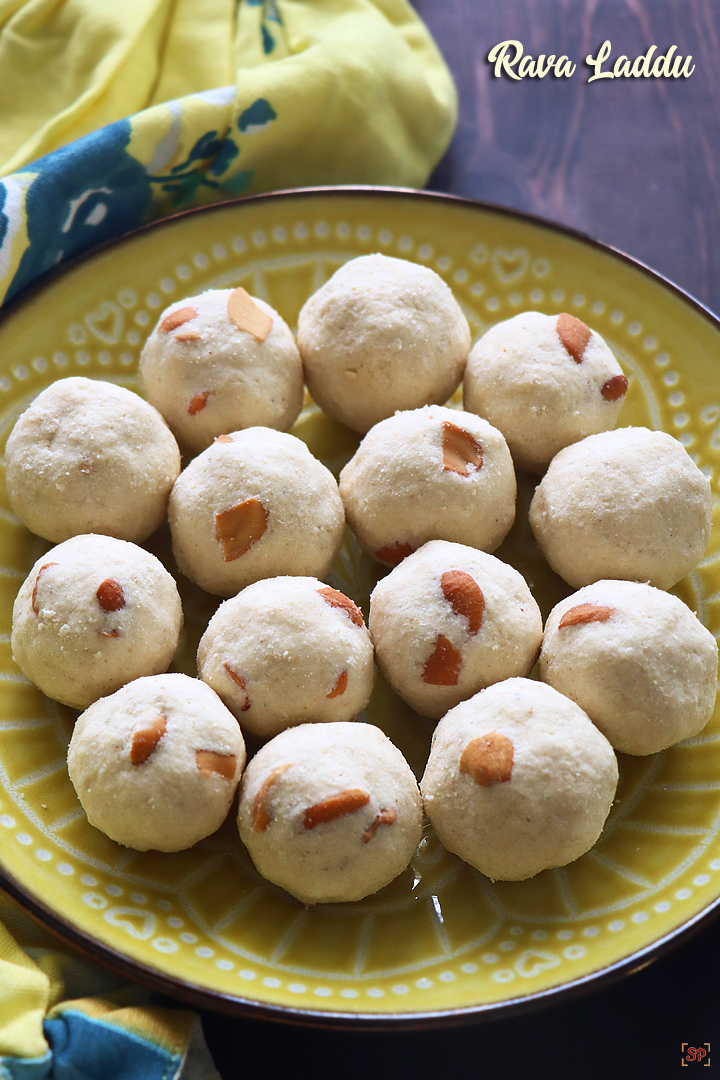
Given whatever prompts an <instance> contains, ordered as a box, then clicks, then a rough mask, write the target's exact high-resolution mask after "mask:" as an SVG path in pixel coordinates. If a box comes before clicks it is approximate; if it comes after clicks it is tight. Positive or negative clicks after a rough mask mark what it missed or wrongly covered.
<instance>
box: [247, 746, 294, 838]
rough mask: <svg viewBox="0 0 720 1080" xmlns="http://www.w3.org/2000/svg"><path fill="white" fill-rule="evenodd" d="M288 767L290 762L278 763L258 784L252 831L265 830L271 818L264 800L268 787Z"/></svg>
mask: <svg viewBox="0 0 720 1080" xmlns="http://www.w3.org/2000/svg"><path fill="white" fill-rule="evenodd" d="M290 768H292V763H291V762H288V764H287V765H278V766H277V767H276V768H274V769H273V770H272V772H270V773H268V775H267V776H266V777H265V779H264V780H263V782H262V784H261V785H260V789H259V791H258V793H257V795H256V796H255V801H254V802H253V809H252V820H251V825H252V828H253V831H254V832H265V830H266V829H267V827H268V825H269V824H270V822H271V821H272V818H271V817H270V814H269V813H268V809H267V806H266V801H267V797H268V794H269V792H270V788H271V787H272V786H273V784H274V783H275V781H276V780H277V779H278V777H280V776H282V774H283V773H284V772H285V771H286V770H287V769H290Z"/></svg>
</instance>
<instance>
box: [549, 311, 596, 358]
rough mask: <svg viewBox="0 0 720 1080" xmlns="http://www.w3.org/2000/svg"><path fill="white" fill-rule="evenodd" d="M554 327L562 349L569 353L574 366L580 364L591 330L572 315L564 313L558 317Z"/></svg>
mask: <svg viewBox="0 0 720 1080" xmlns="http://www.w3.org/2000/svg"><path fill="white" fill-rule="evenodd" d="M556 325H557V333H558V337H559V338H560V341H561V342H562V345H563V348H564V349H566V350H567V351H568V352H569V353H570V355H571V356H572V358H573V360H574V361H575V363H576V364H581V363H582V358H583V355H584V353H585V349H586V348H587V343H588V341H589V340H590V337H591V335H592V330H591V329H590V327H589V326H586V325H585V323H584V322H583V321H582V319H576V318H575V316H574V315H567V314H566V313H565V312H563V314H562V315H558V317H557V324H556Z"/></svg>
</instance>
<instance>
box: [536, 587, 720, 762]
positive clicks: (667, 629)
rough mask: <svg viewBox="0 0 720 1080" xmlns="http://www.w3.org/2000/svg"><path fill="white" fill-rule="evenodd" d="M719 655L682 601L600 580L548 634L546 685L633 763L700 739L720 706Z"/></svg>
mask: <svg viewBox="0 0 720 1080" xmlns="http://www.w3.org/2000/svg"><path fill="white" fill-rule="evenodd" d="M717 668H718V647H717V642H716V641H715V638H714V637H713V635H712V634H711V633H710V631H709V630H707V629H706V628H705V627H704V626H703V625H702V623H701V622H700V620H699V619H698V618H697V616H696V615H695V614H694V613H693V612H692V611H691V610H690V608H689V607H687V606H686V605H685V604H684V603H683V602H682V600H680V599H679V598H678V597H677V596H673V595H672V594H671V593H667V592H663V591H662V589H655V588H653V587H652V585H645V584H643V583H640V582H635V581H612V580H610V581H596V582H595V583H594V584H592V585H587V586H586V587H585V588H584V589H580V591H579V592H576V593H573V595H572V596H568V597H566V598H565V599H564V600H561V601H560V603H559V604H557V605H556V606H555V607H554V608H553V610H552V611H551V612H550V615H549V617H548V620H547V624H546V626H545V633H544V636H543V646H542V651H541V653H540V678H541V679H543V680H544V681H545V682H546V683H548V684H549V685H550V686H553V687H554V688H555V689H556V690H559V691H560V693H562V694H565V695H567V697H569V698H572V700H573V701H575V702H577V704H578V705H579V706H580V707H581V708H582V709H584V710H585V712H586V713H587V714H588V716H589V717H590V719H591V720H592V721H593V723H594V724H595V725H596V726H597V727H598V728H599V729H600V730H601V731H602V732H603V734H604V735H606V736H607V738H608V739H609V740H610V742H611V743H612V745H613V746H614V747H615V749H616V750H619V751H621V752H622V753H625V754H654V753H655V752H656V751H658V750H664V749H665V748H666V747H668V746H672V745H673V744H674V743H676V742H679V741H680V740H681V739H688V738H690V737H691V736H693V735H697V734H698V733H699V732H700V731H702V729H703V728H704V727H705V725H706V724H707V722H708V720H709V719H710V717H711V716H712V713H713V709H714V707H715V696H716V692H717Z"/></svg>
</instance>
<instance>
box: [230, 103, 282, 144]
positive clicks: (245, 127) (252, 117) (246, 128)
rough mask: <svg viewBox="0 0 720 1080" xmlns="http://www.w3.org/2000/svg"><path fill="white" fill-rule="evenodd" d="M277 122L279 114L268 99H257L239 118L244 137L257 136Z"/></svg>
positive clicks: (239, 125) (239, 126)
mask: <svg viewBox="0 0 720 1080" xmlns="http://www.w3.org/2000/svg"><path fill="white" fill-rule="evenodd" d="M273 120H277V113H276V112H275V110H274V109H273V107H272V105H271V104H270V102H269V101H268V100H267V99H266V98H257V100H256V101H253V103H252V105H250V106H249V107H248V108H247V109H245V110H244V111H243V112H241V113H240V116H239V117H238V122H237V124H238V128H239V130H240V131H241V132H242V133H243V135H255V134H257V132H259V131H264V130H265V128H266V127H267V126H268V124H271V123H272V121H273Z"/></svg>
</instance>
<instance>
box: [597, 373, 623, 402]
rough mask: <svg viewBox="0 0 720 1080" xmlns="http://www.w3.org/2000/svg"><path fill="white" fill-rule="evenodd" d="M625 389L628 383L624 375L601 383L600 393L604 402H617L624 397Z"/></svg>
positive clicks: (615, 376) (614, 376)
mask: <svg viewBox="0 0 720 1080" xmlns="http://www.w3.org/2000/svg"><path fill="white" fill-rule="evenodd" d="M627 388H628V381H627V379H626V378H625V376H624V375H613V377H612V379H608V381H607V382H606V383H603V386H602V389H601V391H600V393H601V394H602V396H603V397H604V398H605V400H606V401H618V400H619V399H620V398H621V397H624V396H625V394H626V393H627Z"/></svg>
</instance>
